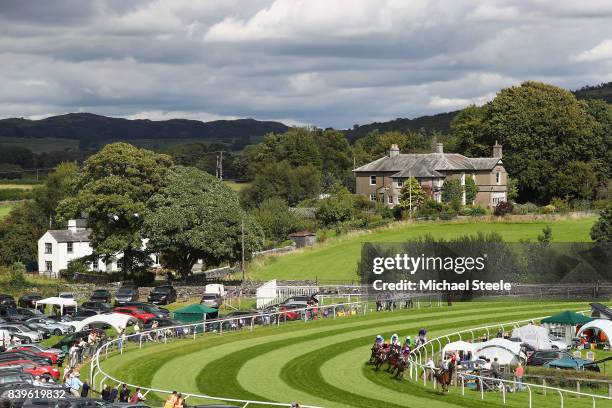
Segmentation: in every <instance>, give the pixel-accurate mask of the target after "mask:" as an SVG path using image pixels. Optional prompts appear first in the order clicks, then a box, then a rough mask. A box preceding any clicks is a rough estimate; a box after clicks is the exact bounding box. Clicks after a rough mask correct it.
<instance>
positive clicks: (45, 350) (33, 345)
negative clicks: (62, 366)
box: [12, 343, 65, 360]
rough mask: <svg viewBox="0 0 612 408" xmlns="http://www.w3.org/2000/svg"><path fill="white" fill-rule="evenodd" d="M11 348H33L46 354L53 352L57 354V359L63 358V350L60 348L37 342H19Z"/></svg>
mask: <svg viewBox="0 0 612 408" xmlns="http://www.w3.org/2000/svg"><path fill="white" fill-rule="evenodd" d="M12 347H13V348H18V349H24V348H26V349H28V350H33V351H36V352H39V353H43V354H44V353H46V354H55V355H57V358H58V360H63V359H64V355H65V354H64V352H63V351H62V350H61V349H58V348H51V347H48V346H45V345H43V344H39V343H31V344H21V345H18V346H12Z"/></svg>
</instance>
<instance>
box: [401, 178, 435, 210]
mask: <svg viewBox="0 0 612 408" xmlns="http://www.w3.org/2000/svg"><path fill="white" fill-rule="evenodd" d="M427 198H428V197H427V193H426V192H425V191H424V190H423V188H422V187H421V184H420V183H419V182H418V181H417V179H416V178H415V177H410V178H409V179H407V180H406V181H405V182H404V186H403V187H402V189H401V190H400V199H399V203H400V206H401V207H402V209H404V210H408V211H412V212H414V211H415V210H417V209H419V207H421V206H422V205H423V203H424V202H425V200H427Z"/></svg>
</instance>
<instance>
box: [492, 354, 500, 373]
mask: <svg viewBox="0 0 612 408" xmlns="http://www.w3.org/2000/svg"><path fill="white" fill-rule="evenodd" d="M499 368H500V367H499V362H498V361H497V357H495V358H494V359H493V362H492V363H491V371H492V372H493V378H499V374H500V371H499Z"/></svg>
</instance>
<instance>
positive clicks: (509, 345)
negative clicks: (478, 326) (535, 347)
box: [472, 338, 526, 365]
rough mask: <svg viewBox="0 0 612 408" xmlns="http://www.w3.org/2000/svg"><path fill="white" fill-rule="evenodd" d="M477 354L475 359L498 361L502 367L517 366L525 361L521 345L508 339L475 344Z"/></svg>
mask: <svg viewBox="0 0 612 408" xmlns="http://www.w3.org/2000/svg"><path fill="white" fill-rule="evenodd" d="M474 348H475V354H473V357H472V358H473V359H477V358H480V357H481V356H482V357H485V358H488V359H490V360H491V361H493V360H494V359H495V358H497V361H498V362H499V364H501V365H517V364H518V363H519V362H520V361H521V360H524V359H525V357H526V356H525V355H524V354H523V352H522V351H521V343H519V342H515V341H510V340H506V339H500V338H495V339H491V340H489V341H485V342H482V343H474Z"/></svg>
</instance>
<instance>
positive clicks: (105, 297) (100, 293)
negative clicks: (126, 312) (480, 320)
mask: <svg viewBox="0 0 612 408" xmlns="http://www.w3.org/2000/svg"><path fill="white" fill-rule="evenodd" d="M90 300H91V301H92V302H103V303H110V301H111V293H110V291H108V290H107V289H95V290H94V291H93V292H91V297H90Z"/></svg>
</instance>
